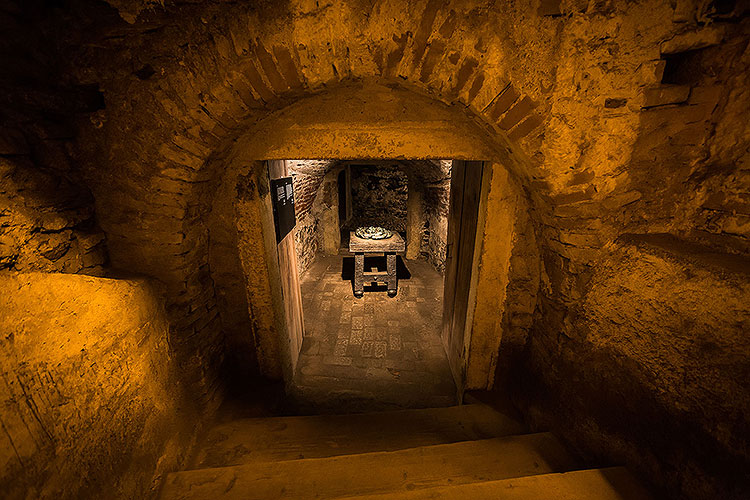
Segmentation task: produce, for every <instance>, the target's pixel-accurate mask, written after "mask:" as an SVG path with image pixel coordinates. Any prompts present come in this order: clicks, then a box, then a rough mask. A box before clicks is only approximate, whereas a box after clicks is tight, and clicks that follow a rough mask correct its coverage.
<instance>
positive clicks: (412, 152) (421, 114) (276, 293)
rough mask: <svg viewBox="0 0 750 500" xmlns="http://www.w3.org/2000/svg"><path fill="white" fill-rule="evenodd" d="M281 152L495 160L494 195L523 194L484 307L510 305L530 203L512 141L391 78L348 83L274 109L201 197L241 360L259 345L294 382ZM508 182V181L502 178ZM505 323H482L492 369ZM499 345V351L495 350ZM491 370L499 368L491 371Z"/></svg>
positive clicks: (263, 362) (222, 162)
mask: <svg viewBox="0 0 750 500" xmlns="http://www.w3.org/2000/svg"><path fill="white" fill-rule="evenodd" d="M334 104H337V106H335V107H334V106H333V105H334ZM326 109H328V112H327V113H326ZM331 110H334V111H331ZM284 158H302V159H304V158H312V159H363V158H364V159H380V160H388V159H401V158H405V159H408V160H405V164H406V168H407V170H408V169H409V167H410V166H411V169H412V170H415V171H416V170H420V169H421V170H425V169H424V168H422V167H420V162H424V161H427V160H430V159H444V158H459V159H461V158H465V159H486V160H489V161H490V162H491V163H493V168H492V172H493V173H492V177H493V181H492V182H493V183H501V184H503V186H502V187H500V186H497V184H495V185H496V187H493V188H492V189H494V190H498V189H504V190H506V191H505V194H502V195H501V194H499V192H498V191H492V192H493V193H496V194H494V195H495V196H497V197H498V198H497V201H496V203H499V204H502V203H504V202H503V201H501V200H507V199H510V198H513V199H514V200H516V201H513V202H507V203H505V205H504V206H502V207H500V210H499V213H500V214H501V216H500V217H501V218H502V219H504V221H503V223H502V224H503V228H502V229H500V228H497V229H493V230H492V231H494V233H497V234H498V235H499V237H501V238H502V237H503V235H505V236H507V238H506V239H507V240H508V242H507V248H506V249H503V250H502V252H501V254H502V255H498V256H496V257H493V259H492V260H493V262H492V263H491V264H492V265H493V266H495V268H496V269H495V271H497V272H498V273H500V274H502V276H499V277H496V278H492V279H491V280H490V279H488V280H487V282H488V284H487V286H488V287H491V286H495V285H498V284H499V286H501V287H503V288H501V290H502V292H501V293H498V294H496V295H497V297H498V300H497V302H498V303H497V304H492V305H490V304H489V303H488V304H487V308H488V310H491V311H492V312H493V313H496V312H497V311H498V310H500V309H501V308H502V307H503V305H502V304H501V302H502V301H503V300H504V299H503V298H502V297H504V285H503V283H506V282H507V279H508V276H507V274H508V266H509V264H508V262H509V259H510V248H511V247H512V246H513V245H515V244H516V242H515V240H514V238H512V237H511V234H512V232H513V231H514V228H513V224H514V223H513V222H512V221H514V220H516V218H517V213H516V212H515V210H516V208H515V204H517V203H518V200H520V199H525V195H524V194H523V192H522V190H521V189H520V186H521V184H522V182H523V181H521V180H520V179H521V177H520V175H515V172H521V173H522V171H523V160H522V159H519V158H517V157H515V156H514V155H513V153H512V150H511V148H510V147H509V144H508V142H507V140H505V139H503V138H500V139H497V138H496V137H494V136H493V135H492V134H491V133H490V132H488V131H487V130H486V129H485V128H483V127H481V126H479V125H478V124H477V123H476V122H475V121H474V120H473V119H472V117H471V115H470V114H467V113H466V111H465V109H463V108H461V107H459V106H456V105H453V106H449V105H446V104H445V103H443V102H441V101H439V100H437V99H433V98H431V97H429V96H426V95H424V94H420V93H417V92H415V91H414V90H412V89H407V88H404V87H403V86H398V85H396V84H395V83H394V82H391V81H385V82H384V81H381V80H377V81H364V82H363V81H358V82H352V83H343V84H341V85H339V86H337V87H336V88H332V89H329V90H327V91H326V92H321V93H318V94H315V95H312V96H308V97H304V98H300V99H298V100H297V101H296V102H295V103H293V104H291V105H290V106H288V107H286V108H284V109H282V110H279V111H277V112H275V113H272V114H270V115H269V116H267V117H266V118H265V119H264V120H261V121H259V122H258V123H256V124H255V126H254V127H252V128H249V129H248V130H246V131H244V132H243V134H242V135H241V136H239V137H238V138H237V139H236V140H235V141H234V142H233V143H232V147H231V148H230V149H229V150H228V151H227V152H226V153H225V154H222V155H221V156H220V157H218V158H216V159H215V160H214V161H213V163H212V165H211V168H210V170H211V171H212V173H213V174H214V175H215V176H216V178H215V179H214V182H213V183H212V185H213V186H214V189H212V193H213V196H212V198H211V200H210V201H209V200H208V199H206V200H204V201H203V203H204V206H202V207H201V208H200V209H199V212H201V213H205V212H209V215H208V216H207V218H206V220H205V227H206V230H207V233H209V237H210V242H209V251H208V255H209V256H210V257H209V261H208V267H209V268H210V271H211V272H210V276H211V281H212V283H213V284H214V285H215V286H216V289H217V290H218V291H219V292H220V295H221V297H220V300H219V303H218V307H217V309H218V311H219V312H217V314H220V315H221V318H222V326H223V328H224V331H225V333H226V334H227V335H228V337H227V338H229V339H230V343H231V344H232V345H233V347H232V348H230V349H229V352H232V353H233V354H235V355H237V356H238V359H236V360H235V362H234V364H235V365H236V366H248V365H249V364H250V363H249V360H247V359H245V358H246V354H247V353H249V352H251V351H253V350H255V351H257V352H258V353H260V359H258V360H257V361H258V363H259V366H260V370H261V372H262V373H264V374H265V375H267V376H269V377H281V375H282V373H286V374H287V378H289V377H288V375H289V374H290V373H291V372H290V369H289V359H291V356H290V355H289V353H288V352H285V351H284V349H285V348H286V347H285V345H284V343H283V342H282V343H281V344H280V345H279V344H278V343H279V340H280V339H283V334H282V332H284V331H285V327H284V326H283V322H284V319H283V305H282V303H280V300H281V296H282V294H281V290H280V288H279V287H280V283H278V282H277V278H275V277H274V274H276V275H277V274H278V269H277V268H276V264H275V255H276V254H275V248H276V247H275V239H274V236H273V226H272V223H271V222H269V216H268V207H267V206H266V205H265V204H267V201H264V200H265V199H266V198H265V195H266V193H267V192H268V189H269V188H268V185H267V184H268V181H267V179H266V177H265V174H264V170H263V167H262V164H263V162H262V161H261V160H263V159H284ZM415 165H416V167H415ZM327 168H328V167H326V168H325V170H327ZM500 171H502V173H501V172H500ZM421 173H422V174H424V172H421ZM501 178H502V179H505V180H504V181H502V182H501V181H499V180H498V179H501ZM508 203H510V204H508ZM498 206H500V205H498ZM489 209H490V208H488V210H489ZM492 224H494V222H492V221H491V222H490V223H489V225H492ZM489 225H488V226H487V227H488V231H489ZM492 231H490V232H492ZM488 234H490V233H489V232H488ZM494 239H497V237H495V238H494ZM512 240H513V241H512ZM503 252H504V253H503ZM488 262H489V261H488ZM530 267H533V265H532V266H530ZM488 269H489V268H488ZM493 269H494V268H493ZM488 272H490V271H489V270H488ZM490 283H492V284H490ZM488 291H489V289H488ZM534 293H535V292H534ZM532 295H533V294H532ZM224 318H227V320H224ZM499 322H500V316H498V318H497V321H495V322H494V323H493V322H486V324H484V325H480V326H481V327H482V328H485V330H486V332H485V333H486V334H487V335H488V336H494V339H485V341H484V342H483V345H484V347H483V349H484V350H486V351H487V352H486V353H483V354H482V355H478V356H477V357H476V359H477V360H478V362H481V363H485V364H487V363H489V364H490V366H491V363H493V362H494V360H495V359H496V351H497V347H498V343H499V338H500V336H499V334H498V332H497V328H498V327H497V326H495V325H496V324H498V323H499ZM230 323H231V324H230ZM491 323H492V324H491ZM493 350H494V352H495V354H493V353H492V352H490V351H493ZM485 368H486V366H485ZM474 371H475V372H476V371H477V370H476V369H475V370H474ZM485 372H486V373H490V374H494V367H493V368H491V369H490V370H489V371H488V370H486V369H485V370H483V373H485ZM486 373H485V374H486ZM491 384H492V380H491V379H490V380H487V379H484V380H480V381H479V382H477V386H478V387H479V386H481V387H487V386H488V385H491Z"/></svg>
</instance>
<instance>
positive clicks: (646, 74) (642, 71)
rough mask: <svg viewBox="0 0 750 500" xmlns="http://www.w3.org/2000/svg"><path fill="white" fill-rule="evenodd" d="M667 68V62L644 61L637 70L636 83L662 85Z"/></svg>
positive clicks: (659, 60)
mask: <svg viewBox="0 0 750 500" xmlns="http://www.w3.org/2000/svg"><path fill="white" fill-rule="evenodd" d="M666 67H667V61H665V60H664V59H656V60H652V61H644V62H642V63H641V64H640V65H639V66H638V69H637V70H636V81H637V82H638V83H639V84H640V85H655V84H658V83H661V81H662V78H664V68H666Z"/></svg>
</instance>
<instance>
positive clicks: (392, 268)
mask: <svg viewBox="0 0 750 500" xmlns="http://www.w3.org/2000/svg"><path fill="white" fill-rule="evenodd" d="M385 258H386V263H387V266H388V296H389V297H395V296H396V294H397V293H398V277H397V276H396V254H395V253H387V254H386V257H385Z"/></svg>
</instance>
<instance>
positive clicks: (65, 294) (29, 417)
mask: <svg viewBox="0 0 750 500" xmlns="http://www.w3.org/2000/svg"><path fill="white" fill-rule="evenodd" d="M0 290H2V293H0V332H2V336H3V341H2V343H1V344H0V374H2V377H1V378H0V380H1V381H0V404H1V405H2V422H3V430H4V432H3V433H2V434H0V490H2V491H3V498H7V499H9V500H10V499H19V500H20V499H25V498H81V499H84V498H92V499H94V498H149V497H151V496H152V495H154V494H155V491H156V488H157V487H158V486H159V482H160V480H161V477H162V475H163V474H165V473H166V472H169V471H171V470H174V469H175V468H177V467H178V466H180V465H181V464H183V463H184V459H185V458H186V457H187V454H188V453H189V450H190V443H191V440H192V439H193V438H194V436H195V434H194V433H195V432H196V430H197V428H196V422H199V421H200V420H199V419H198V416H197V413H196V410H195V407H194V402H193V401H192V400H191V399H190V398H189V397H187V394H190V393H191V392H192V388H191V387H188V386H187V385H186V381H185V380H184V378H183V377H182V376H181V372H180V369H181V368H180V367H178V366H177V365H176V363H175V359H174V357H172V356H171V355H170V352H169V351H170V349H169V324H168V322H167V317H166V314H165V312H164V307H163V304H162V300H161V298H160V297H159V295H158V294H157V293H156V292H155V291H154V290H153V288H152V287H151V286H149V284H148V283H147V282H146V281H144V280H112V279H104V278H96V277H88V276H80V275H71V274H57V273H50V274H43V273H24V274H18V273H9V272H5V271H4V272H2V273H0Z"/></svg>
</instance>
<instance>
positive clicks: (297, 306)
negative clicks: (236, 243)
mask: <svg viewBox="0 0 750 500" xmlns="http://www.w3.org/2000/svg"><path fill="white" fill-rule="evenodd" d="M288 176H289V169H288V167H287V163H286V161H284V160H270V161H268V177H269V179H271V180H273V179H280V178H282V177H288ZM276 252H277V255H278V260H279V273H280V277H281V295H282V300H283V302H284V316H285V320H286V321H285V323H286V335H287V338H288V341H289V350H290V354H291V364H292V372H294V370H295V369H296V367H297V359H298V358H299V353H300V350H301V349H302V338H303V336H304V322H303V318H302V293H301V291H300V287H299V270H298V269H297V250H296V247H295V244H294V230H292V231H290V232H289V234H287V235H286V236H285V237H284V239H282V240H281V241H280V242H279V243H278V245H277V246H276Z"/></svg>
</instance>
